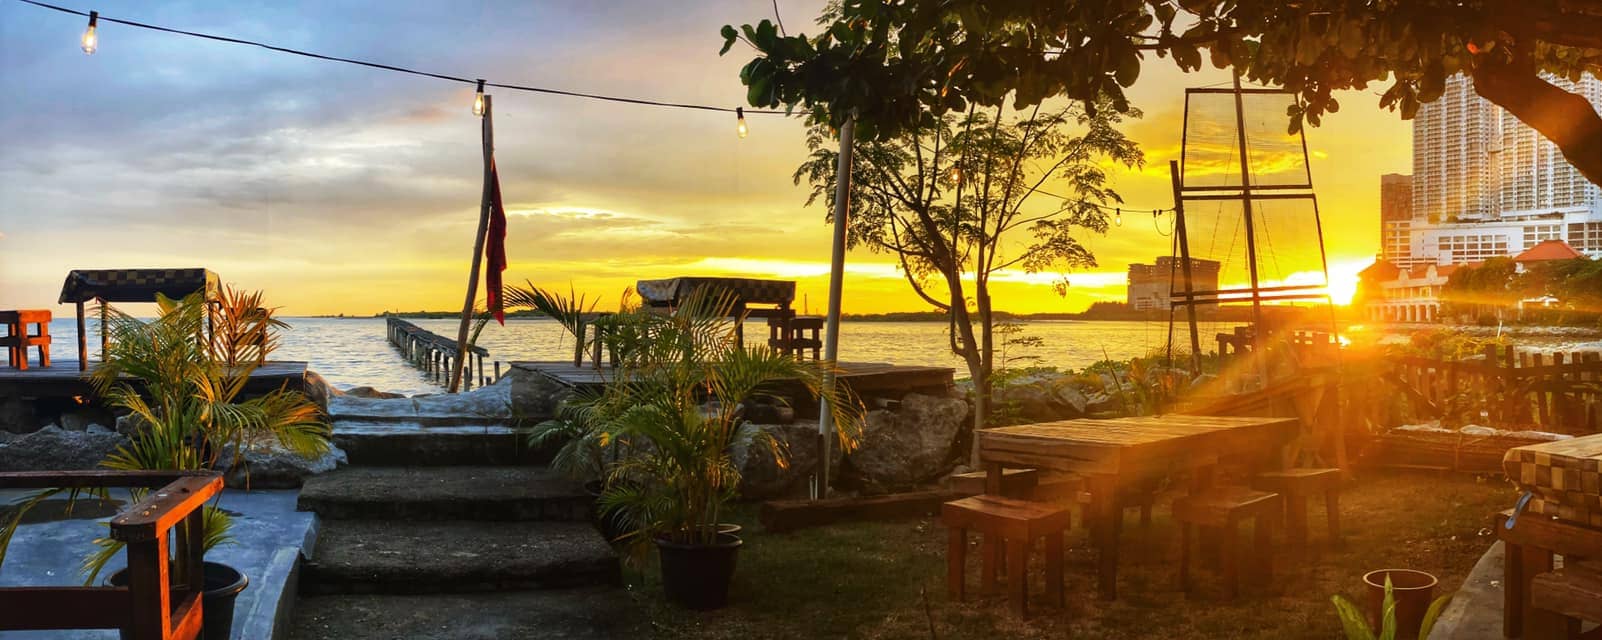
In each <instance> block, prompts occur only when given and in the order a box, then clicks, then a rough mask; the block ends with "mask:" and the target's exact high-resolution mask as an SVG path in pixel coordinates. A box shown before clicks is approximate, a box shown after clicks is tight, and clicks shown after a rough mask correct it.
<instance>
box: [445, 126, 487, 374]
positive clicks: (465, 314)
mask: <svg viewBox="0 0 1602 640" xmlns="http://www.w3.org/2000/svg"><path fill="white" fill-rule="evenodd" d="M490 98H491V96H488V95H486V96H484V122H483V127H482V130H483V141H484V195H483V198H482V202H481V203H480V204H479V208H478V234H477V235H476V236H474V238H473V267H472V269H470V270H469V272H468V275H467V301H466V302H463V303H462V326H461V328H459V329H458V330H457V332H456V353H457V357H458V359H459V358H460V357H461V354H465V353H467V326H468V325H469V324H471V323H472V321H473V302H474V301H475V300H477V299H478V271H479V268H480V266H481V265H482V263H483V261H484V237H485V236H486V235H488V234H489V218H490V197H491V192H492V190H493V189H494V180H495V176H494V169H495V120H494V113H495V112H494V111H493V110H491V105H490ZM461 384H462V374H461V371H456V372H455V373H452V374H451V382H450V386H449V387H448V388H447V391H449V392H450V393H456V392H457V390H459V389H460V388H461Z"/></svg>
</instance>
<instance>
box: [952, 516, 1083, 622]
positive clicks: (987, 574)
mask: <svg viewBox="0 0 1602 640" xmlns="http://www.w3.org/2000/svg"><path fill="white" fill-rule="evenodd" d="M940 519H941V521H942V522H944V523H945V525H946V527H948V529H949V532H950V539H949V545H948V547H947V549H946V589H947V591H948V592H949V593H950V595H951V597H952V599H955V600H957V601H961V600H962V599H963V592H964V585H963V583H964V581H965V576H964V574H965V568H966V566H967V550H968V530H969V529H973V530H976V531H978V532H979V533H980V535H981V536H983V542H982V543H981V556H982V560H983V567H984V570H983V575H982V578H983V580H984V585H983V586H984V589H985V590H986V591H989V590H991V589H993V588H994V587H995V584H996V571H997V569H998V566H997V560H998V558H997V554H996V553H994V552H991V549H993V548H994V545H997V544H1004V545H1006V563H1007V566H1008V568H1009V571H1008V572H1007V596H1008V600H1009V601H1010V604H1011V607H1012V610H1013V612H1014V613H1016V614H1017V615H1018V616H1019V617H1028V615H1029V571H1028V567H1029V549H1030V547H1032V546H1033V545H1034V541H1035V540H1043V541H1044V543H1045V548H1046V594H1047V596H1048V597H1050V598H1051V600H1052V602H1055V603H1057V605H1058V606H1062V605H1063V604H1064V600H1063V576H1062V573H1063V570H1062V567H1063V541H1062V538H1063V533H1064V532H1066V531H1067V530H1068V527H1069V525H1070V522H1071V520H1072V516H1071V515H1070V514H1069V511H1068V510H1067V509H1062V508H1058V507H1054V506H1052V505H1049V504H1045V503H1040V502H1029V501H1025V500H1018V499H1014V498H1004V497H1000V496H989V495H981V496H973V497H971V498H963V499H960V500H953V501H951V502H947V503H945V504H944V505H942V506H941V509H940Z"/></svg>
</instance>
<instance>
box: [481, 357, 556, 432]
mask: <svg viewBox="0 0 1602 640" xmlns="http://www.w3.org/2000/svg"><path fill="white" fill-rule="evenodd" d="M501 385H508V386H509V387H511V404H512V416H514V417H516V418H517V419H518V420H523V421H531V422H538V421H540V420H549V419H551V418H553V417H556V407H557V406H558V405H560V404H562V401H564V400H566V399H568V398H569V397H570V396H572V395H573V390H572V389H571V388H569V387H567V386H566V385H563V384H561V383H559V382H557V381H555V380H552V379H551V378H550V377H549V376H546V375H544V374H540V373H536V372H533V371H529V370H527V369H523V368H519V367H511V368H510V369H508V370H507V372H506V375H504V376H502V377H501V379H500V380H499V381H497V382H496V383H495V384H494V385H493V386H501Z"/></svg>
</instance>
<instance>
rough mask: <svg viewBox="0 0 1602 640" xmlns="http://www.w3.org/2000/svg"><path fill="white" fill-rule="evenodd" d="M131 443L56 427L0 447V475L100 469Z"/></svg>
mask: <svg viewBox="0 0 1602 640" xmlns="http://www.w3.org/2000/svg"><path fill="white" fill-rule="evenodd" d="M127 443H128V439H127V438H126V437H124V436H123V435H122V434H120V433H113V432H109V431H106V430H103V429H102V430H96V431H88V430H85V431H66V430H64V429H61V428H60V427H57V426H55V425H49V426H46V427H45V428H43V429H40V430H38V431H35V432H33V433H30V434H27V435H23V436H17V437H15V438H13V439H12V440H10V441H9V442H5V443H0V471H70V470H79V469H94V468H97V467H99V466H100V461H102V460H105V459H106V456H108V455H110V454H111V453H112V452H113V451H116V450H117V447H119V446H122V445H124V444H127Z"/></svg>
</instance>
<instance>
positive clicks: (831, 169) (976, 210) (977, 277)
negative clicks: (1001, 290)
mask: <svg viewBox="0 0 1602 640" xmlns="http://www.w3.org/2000/svg"><path fill="white" fill-rule="evenodd" d="M1043 111H1045V110H1044V109H1042V108H1041V107H1040V106H1039V105H1036V107H1035V108H1033V109H1032V110H1031V111H1030V113H1029V114H1028V115H1027V116H1025V117H1008V116H1007V115H1006V114H1004V113H1003V112H1002V110H1001V109H1000V108H995V109H992V110H990V112H989V113H980V112H978V111H977V110H976V109H970V110H968V111H967V112H966V113H964V114H960V115H959V114H955V113H947V114H946V115H944V116H941V117H939V118H934V119H932V121H933V125H932V126H929V127H924V128H912V129H904V130H903V132H902V133H901V135H899V136H894V137H881V138H879V139H869V140H867V141H865V142H862V143H859V144H857V145H856V147H855V151H854V153H855V163H854V165H853V168H852V180H851V192H850V198H851V203H852V208H851V225H850V230H849V235H848V236H847V240H848V243H849V245H850V246H852V247H866V248H868V249H870V250H872V251H877V252H882V253H888V254H891V255H894V256H895V257H896V258H897V260H898V261H899V263H900V267H901V272H902V273H903V274H905V276H906V279H907V282H908V284H910V285H911V287H912V290H913V291H914V292H916V293H917V294H918V296H919V297H920V298H922V299H923V300H924V301H925V302H927V303H929V304H930V305H931V306H933V307H935V308H936V309H939V310H941V311H944V312H947V313H949V314H950V315H951V319H952V329H951V336H950V346H951V350H952V352H953V353H955V354H956V355H958V356H960V357H962V359H963V361H964V363H966V365H967V368H968V373H969V374H970V375H971V376H972V378H973V382H974V396H975V404H976V405H977V406H976V408H975V409H976V411H975V415H976V416H978V417H977V419H976V426H977V427H982V426H983V424H984V421H985V419H986V417H987V415H988V414H987V411H988V409H989V406H990V398H991V391H992V380H993V374H994V373H995V371H996V364H997V363H996V336H995V326H996V315H995V310H994V307H993V304H992V300H991V297H990V283H991V279H992V277H993V276H994V275H995V274H996V273H997V272H999V271H1002V270H1004V269H1020V270H1024V271H1028V272H1031V273H1036V272H1042V271H1048V270H1053V269H1060V270H1068V269H1075V268H1083V267H1093V266H1095V264H1096V259H1095V256H1094V255H1092V254H1091V252H1090V251H1089V250H1088V249H1086V248H1085V246H1084V245H1083V244H1082V243H1081V242H1080V241H1079V239H1078V237H1077V234H1079V233H1082V232H1095V233H1102V232H1105V231H1106V230H1107V215H1106V213H1105V211H1104V210H1103V205H1106V204H1109V203H1113V204H1116V203H1121V202H1122V200H1121V199H1120V198H1119V196H1118V194H1117V192H1116V191H1114V190H1113V189H1112V188H1111V187H1110V186H1109V185H1108V180H1107V173H1106V171H1105V169H1104V168H1103V164H1102V163H1108V162H1110V163H1116V164H1120V165H1124V166H1126V167H1129V166H1135V165H1139V164H1141V163H1142V162H1143V157H1142V155H1141V152H1140V149H1139V147H1138V146H1137V145H1136V144H1135V143H1134V142H1132V141H1130V140H1128V139H1127V138H1125V137H1124V135H1123V134H1122V133H1121V132H1119V131H1118V129H1117V125H1118V124H1119V123H1120V122H1121V121H1122V120H1123V118H1124V115H1122V114H1119V113H1118V112H1117V111H1115V110H1112V109H1106V108H1103V109H1096V110H1092V109H1088V108H1085V107H1084V106H1082V105H1081V104H1079V103H1069V105H1068V106H1066V107H1064V108H1060V109H1056V110H1052V111H1049V112H1044V113H1043ZM1129 115H1133V116H1138V115H1139V113H1138V112H1136V111H1133V110H1131V111H1130V112H1129ZM831 137H832V135H831V133H830V128H829V125H828V124H826V123H822V122H820V123H816V124H815V125H814V126H813V127H812V129H811V131H810V132H809V135H808V137H807V143H808V146H809V148H810V149H811V150H812V153H811V155H810V156H809V157H808V159H807V161H806V162H805V163H803V164H802V165H801V166H800V167H799V168H798V169H796V172H795V175H794V179H795V182H796V183H797V184H801V183H802V182H806V183H808V184H810V185H811V187H812V194H811V197H809V198H808V200H807V204H809V205H811V204H813V203H814V202H816V201H817V200H818V199H819V198H823V199H824V201H825V202H826V203H827V204H828V205H830V209H831V210H832V209H833V206H832V205H833V204H834V202H833V201H834V193H835V191H834V182H835V167H836V164H835V163H836V160H837V155H838V151H837V150H836V149H835V147H834V146H833V145H831V144H829V140H830V139H831ZM1047 181H1053V183H1052V189H1053V190H1061V191H1064V192H1066V193H1065V195H1054V194H1048V193H1045V192H1043V191H1042V190H1041V187H1042V185H1044V184H1045V183H1046V182H1047ZM1059 286H1060V287H1061V286H1066V282H1064V283H1061V284H1060V285H1059ZM1059 290H1060V289H1059Z"/></svg>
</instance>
